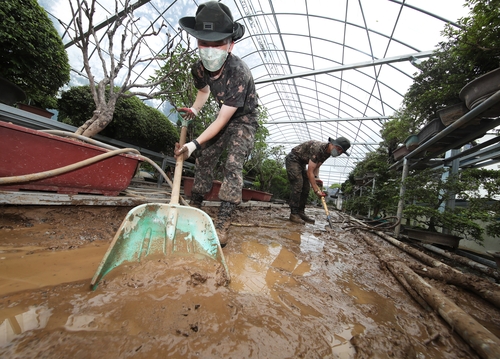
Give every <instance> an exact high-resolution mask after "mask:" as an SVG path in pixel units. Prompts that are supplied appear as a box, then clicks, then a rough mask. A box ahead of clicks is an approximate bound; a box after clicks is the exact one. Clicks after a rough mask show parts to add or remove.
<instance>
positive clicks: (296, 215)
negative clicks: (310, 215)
mask: <svg viewBox="0 0 500 359" xmlns="http://www.w3.org/2000/svg"><path fill="white" fill-rule="evenodd" d="M290 210H291V211H292V213H290V218H289V220H290V221H291V222H293V223H298V224H306V222H304V220H303V219H302V218H300V215H299V209H298V208H295V207H292V208H290Z"/></svg>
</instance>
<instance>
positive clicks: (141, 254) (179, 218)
mask: <svg viewBox="0 0 500 359" xmlns="http://www.w3.org/2000/svg"><path fill="white" fill-rule="evenodd" d="M186 133H187V121H185V120H184V119H182V128H181V136H180V140H179V144H180V146H181V147H182V146H183V145H184V143H185V141H186ZM182 168H183V156H182V155H181V156H177V161H176V164H175V172H174V181H173V185H172V194H171V198H170V204H163V203H147V204H142V205H140V206H137V207H135V208H133V209H132V210H130V212H128V214H127V216H126V217H125V219H124V220H123V222H122V224H121V226H120V228H119V229H118V232H117V233H116V235H115V237H114V238H113V241H112V242H111V244H110V246H109V248H108V250H107V252H106V254H105V255H104V258H103V259H102V261H101V263H100V265H99V267H98V268H97V271H96V273H95V275H94V277H93V278H92V281H91V282H90V284H91V286H92V289H96V288H97V285H98V284H99V281H100V280H101V279H102V278H103V277H104V276H105V275H106V274H107V273H109V272H110V271H111V270H112V269H113V268H116V267H117V266H119V265H120V264H122V263H123V262H126V261H128V262H141V261H142V260H144V259H145V257H146V256H150V255H154V254H155V255H165V256H171V255H184V256H185V255H190V256H195V257H199V256H200V255H201V256H202V257H210V258H212V259H214V260H216V261H218V262H220V263H221V265H222V266H223V268H224V270H225V276H226V279H227V283H229V280H230V276H229V270H228V268H227V265H226V261H225V259H224V254H223V253H222V248H221V246H220V242H219V238H218V237H217V232H216V231H215V227H214V224H213V222H212V219H211V218H210V216H209V215H208V214H206V213H205V212H203V211H201V210H199V209H198V208H194V207H189V206H181V205H179V196H180V185H181V179H182Z"/></svg>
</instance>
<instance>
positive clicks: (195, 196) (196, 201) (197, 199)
mask: <svg viewBox="0 0 500 359" xmlns="http://www.w3.org/2000/svg"><path fill="white" fill-rule="evenodd" d="M203 197H204V196H203V195H202V194H199V193H195V192H193V193H191V201H189V205H190V206H191V207H194V208H198V209H201V204H202V203H203Z"/></svg>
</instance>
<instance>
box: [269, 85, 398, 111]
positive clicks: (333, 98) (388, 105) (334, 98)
mask: <svg viewBox="0 0 500 359" xmlns="http://www.w3.org/2000/svg"><path fill="white" fill-rule="evenodd" d="M311 81H312V80H311ZM314 82H317V83H321V84H323V83H322V82H320V81H317V80H316V81H314ZM346 82H347V83H348V84H352V83H351V82H349V81H346ZM324 85H325V86H327V85H326V84H324ZM271 86H272V85H271ZM352 86H355V87H357V88H358V89H359V90H361V91H363V92H366V94H367V95H370V93H369V92H367V91H365V90H364V89H362V88H361V87H358V86H357V85H355V84H352ZM266 87H267V86H266ZM295 87H298V88H307V87H305V86H302V85H295ZM331 87H332V86H331ZM332 88H333V89H334V90H336V91H338V92H341V90H340V89H338V88H336V87H332ZM316 92H317V93H319V94H322V95H325V96H326V97H329V98H332V100H335V101H340V102H341V103H343V104H345V105H346V106H349V107H352V106H350V105H349V104H347V103H345V102H343V101H341V100H340V99H338V98H336V97H333V96H330V95H329V94H326V93H325V92H323V91H318V90H316ZM292 94H293V93H292ZM346 95H347V96H349V97H350V98H352V99H354V100H355V101H358V102H362V101H361V100H359V99H357V98H355V97H354V96H352V95H350V94H346ZM268 96H271V93H269V94H265V95H260V96H259V98H260V99H261V101H262V102H263V103H265V104H267V103H268V102H264V99H265V98H266V97H268ZM301 97H306V98H313V97H311V96H308V95H304V94H302V95H301ZM315 99H316V100H317V101H320V100H318V98H315ZM376 99H377V101H379V102H380V103H381V104H383V105H386V106H387V107H389V108H392V107H391V105H390V104H388V103H385V102H384V101H383V100H382V99H379V98H376ZM321 103H324V101H321ZM329 106H333V105H332V104H329ZM367 107H368V108H370V109H371V110H372V111H373V112H375V113H377V114H380V115H383V114H382V113H380V112H379V111H378V110H376V109H374V108H373V107H371V106H367ZM325 111H328V110H325ZM358 112H359V113H360V114H361V113H362V112H361V111H359V110H358ZM348 115H350V114H348Z"/></svg>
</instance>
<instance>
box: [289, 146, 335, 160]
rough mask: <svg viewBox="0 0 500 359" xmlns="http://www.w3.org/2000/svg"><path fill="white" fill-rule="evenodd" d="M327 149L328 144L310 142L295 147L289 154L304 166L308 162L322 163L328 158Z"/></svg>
mask: <svg viewBox="0 0 500 359" xmlns="http://www.w3.org/2000/svg"><path fill="white" fill-rule="evenodd" d="M327 148H328V142H320V141H314V140H311V141H307V142H304V143H302V144H300V145H298V146H295V147H294V148H292V151H291V153H292V154H293V155H295V158H296V159H297V160H298V161H299V162H300V163H301V164H304V165H306V164H308V163H309V160H311V161H312V162H314V163H323V162H325V161H326V160H327V159H328V158H329V157H330V153H328V152H327Z"/></svg>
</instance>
